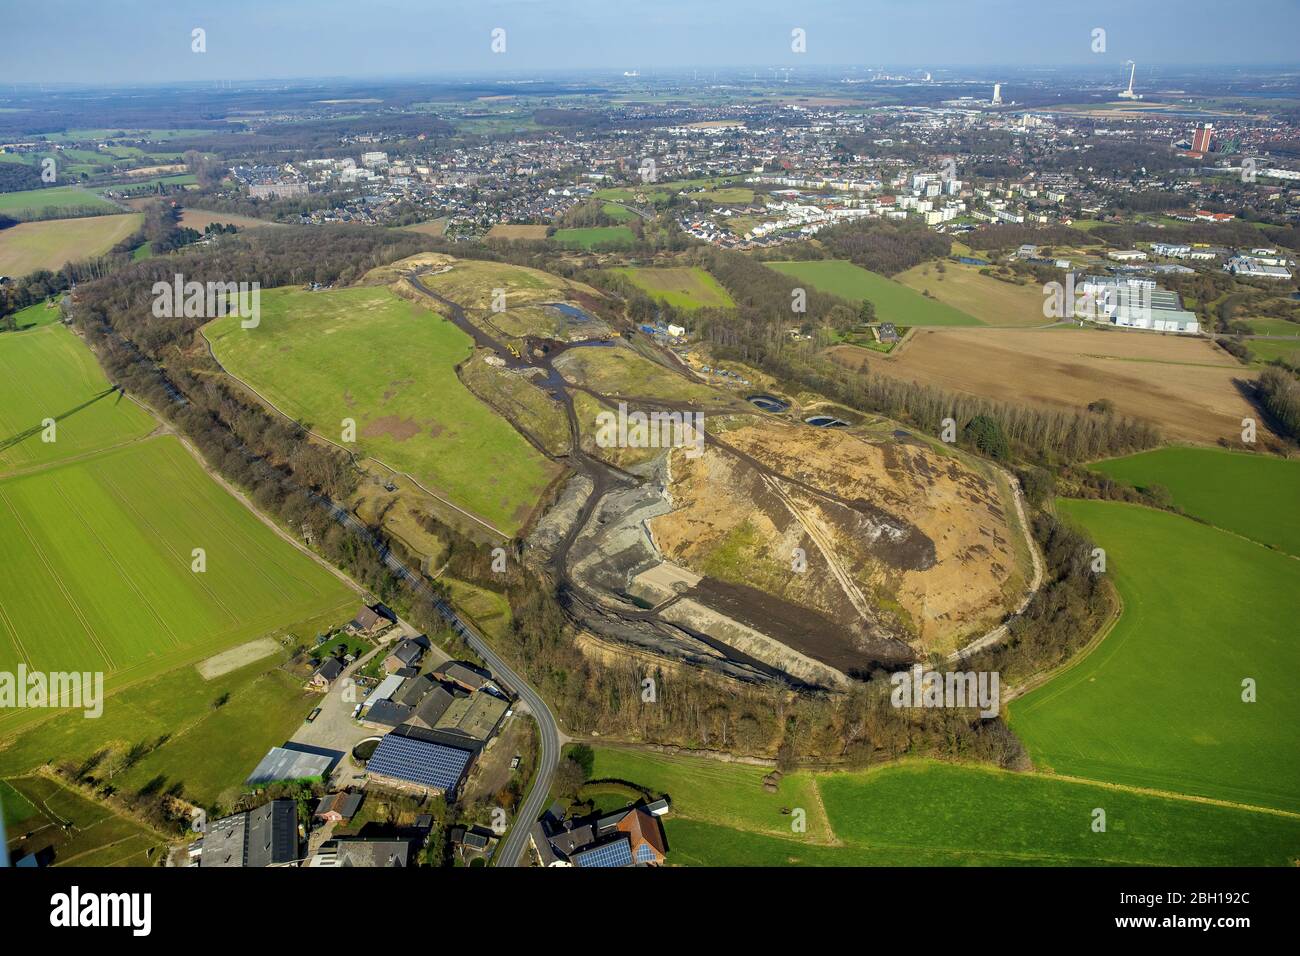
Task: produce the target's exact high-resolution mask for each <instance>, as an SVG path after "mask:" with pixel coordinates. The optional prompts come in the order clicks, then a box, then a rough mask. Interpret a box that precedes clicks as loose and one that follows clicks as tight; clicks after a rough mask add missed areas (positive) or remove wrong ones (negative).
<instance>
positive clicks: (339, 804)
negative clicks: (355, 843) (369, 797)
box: [312, 792, 365, 823]
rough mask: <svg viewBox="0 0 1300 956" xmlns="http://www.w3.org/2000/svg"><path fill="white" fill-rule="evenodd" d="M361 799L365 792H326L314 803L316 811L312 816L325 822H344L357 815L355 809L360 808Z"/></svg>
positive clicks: (363, 797)
mask: <svg viewBox="0 0 1300 956" xmlns="http://www.w3.org/2000/svg"><path fill="white" fill-rule="evenodd" d="M363 799H365V794H361V793H347V792H340V793H330V794H326V795H325V796H323V797H321V799H320V802H319V803H318V804H316V812H315V813H314V814H312V816H314V817H315V818H316V819H318V820H324V821H325V822H326V823H345V822H346V821H348V820H351V819H352V818H353V817H355V816H356V815H357V811H358V810H360V809H361V801H362V800H363Z"/></svg>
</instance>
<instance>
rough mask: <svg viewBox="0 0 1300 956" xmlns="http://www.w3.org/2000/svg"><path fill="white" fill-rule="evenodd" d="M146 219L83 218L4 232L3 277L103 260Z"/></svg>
mask: <svg viewBox="0 0 1300 956" xmlns="http://www.w3.org/2000/svg"><path fill="white" fill-rule="evenodd" d="M143 220H144V216H143V215H141V214H139V213H132V214H127V215H122V216H82V217H79V218H76V219H47V220H45V221H42V222H22V223H19V224H18V225H16V226H11V227H10V228H8V229H5V230H4V231H3V232H0V273H3V274H4V275H26V274H27V273H29V272H35V271H36V270H37V269H50V270H51V271H52V270H55V269H61V268H62V267H63V265H64V263H67V262H77V261H80V260H82V259H91V258H94V257H95V256H102V255H103V254H104V253H106V252H108V251H109V250H110V249H112V248H113V246H115V245H117V244H118V243H119V242H121V241H122V240H123V239H125V238H127V237H128V236H130V235H131V234H132V233H133V232H135V231H136V230H137V229H139V228H140V223H141V222H143Z"/></svg>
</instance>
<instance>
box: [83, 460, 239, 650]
mask: <svg viewBox="0 0 1300 956" xmlns="http://www.w3.org/2000/svg"><path fill="white" fill-rule="evenodd" d="M102 481H103V484H104V487H105V488H106V489H107V490H108V493H109V494H110V495H112V497H113V498H114V500H116V501H117V503H118V504H119V505H122V506H123V507H124V508H125V509H126V510H127V511H130V512H131V515H132V516H133V517H135V518H136V519H137V520H138V521H139V522H140V524H141V526H143V527H144V528H147V529H148V531H149V533H150V534H151V535H153V536H154V537H155V538H157V539H158V541H159V542H160V543H161V544H162V546H163V547H164V548H166V549H167V551H168V552H170V553H171V555H172V556H173V557H175V558H176V560H177V562H179V563H180V564H181V565H182V566H183V565H184V563H185V557H184V555H182V554H181V553H180V552H179V551H177V550H176V549H175V548H174V547H173V546H172V544H171V542H169V541H168V540H167V538H166V536H165V535H163V534H162V533H161V532H159V531H158V529H157V528H155V527H154V525H153V522H151V521H150V520H149V517H148V515H146V514H145V513H144V512H143V511H141V510H140V509H139V508H137V507H136V506H135V505H134V504H132V503H131V501H130V499H129V498H127V497H126V496H125V495H123V494H122V492H121V490H120V489H119V488H118V487H117V485H116V484H114V483H113V480H112V479H111V478H109V477H108V476H107V475H105V476H103V478H102ZM198 585H199V587H201V588H203V590H204V592H205V593H206V594H207V595H208V596H209V597H210V598H212V602H213V603H214V604H216V605H217V607H219V608H221V610H223V611H224V612H225V613H226V615H227V616H228V617H229V618H230V621H231V623H232V624H237V623H238V622H239V616H238V615H237V614H235V612H234V611H232V610H230V608H228V607H227V606H226V604H225V602H224V601H222V600H221V598H220V597H218V596H217V594H216V592H215V591H213V590H212V588H210V587H209V586H208V583H207V581H206V580H204V579H202V578H199V579H198Z"/></svg>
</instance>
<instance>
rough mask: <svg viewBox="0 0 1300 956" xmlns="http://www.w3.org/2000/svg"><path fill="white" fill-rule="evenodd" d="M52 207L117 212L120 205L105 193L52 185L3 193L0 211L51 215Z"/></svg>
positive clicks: (26, 216) (28, 216)
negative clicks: (111, 200)
mask: <svg viewBox="0 0 1300 956" xmlns="http://www.w3.org/2000/svg"><path fill="white" fill-rule="evenodd" d="M50 210H54V211H55V212H56V213H63V212H67V211H81V210H93V211H94V212H95V213H107V212H116V211H117V206H115V205H113V204H112V203H111V202H109V201H108V200H107V199H104V198H103V197H102V196H96V195H95V194H94V193H92V192H87V191H86V190H84V189H78V188H77V187H76V186H51V187H50V188H48V189H24V190H20V191H18V192H12V193H0V213H4V214H5V215H8V216H12V217H13V218H14V219H44V218H48V213H49V211H50Z"/></svg>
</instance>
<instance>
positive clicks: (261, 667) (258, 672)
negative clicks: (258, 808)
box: [0, 606, 355, 836]
mask: <svg viewBox="0 0 1300 956" xmlns="http://www.w3.org/2000/svg"><path fill="white" fill-rule="evenodd" d="M353 610H355V606H351V607H350V608H349V613H348V614H339V613H333V614H332V615H331V616H328V617H326V616H322V617H318V618H316V619H314V620H308V621H303V622H301V623H300V624H296V625H292V626H290V627H288V628H286V629H285V631H286V633H289V634H292V635H293V643H298V644H304V645H306V646H310V645H311V644H312V637H313V635H315V633H316V632H317V631H318V630H324V629H326V628H328V627H331V626H335V625H337V624H339V623H341V622H342V621H343V620H345V619H346V618H347V617H348V616H349V615H350V613H351V611H353ZM286 656H287V652H281V653H279V654H273V655H271V656H269V657H266V658H262V659H261V660H259V661H256V662H253V663H251V664H248V665H246V666H244V667H242V668H239V669H237V670H234V671H231V672H229V673H226V674H222V675H221V676H219V677H214V678H212V679H211V680H205V679H204V678H203V677H202V676H201V675H200V673H199V671H198V669H197V668H195V667H191V666H186V667H180V668H177V669H175V670H172V671H169V672H168V673H166V674H162V675H159V676H155V677H152V678H149V679H147V680H144V681H141V682H140V683H137V684H133V685H132V686H130V687H127V688H125V689H123V690H121V691H119V692H118V693H117V694H115V695H114V696H113V697H112V698H111V699H110V700H109V701H108V703H107V704H106V705H105V707H104V714H103V716H102V717H100V718H99V719H97V720H86V719H84V718H83V717H82V716H81V714H80V713H79V712H68V713H60V714H58V715H56V716H53V717H51V718H50V719H49V720H46V721H45V722H43V723H41V724H40V725H39V726H38V727H36V728H34V729H33V730H31V731H29V732H27V733H22V734H20V735H18V736H17V737H11V738H9V739H6V740H4V741H3V743H0V777H4V778H8V779H11V778H14V777H18V776H22V775H23V774H28V773H32V772H34V771H36V770H37V769H39V768H40V767H41V766H42V765H44V764H45V763H46V762H47V761H50V760H53V761H55V763H56V764H58V763H60V762H65V761H66V762H70V763H73V764H76V765H78V766H86V767H88V768H89V769H90V770H91V772H92V773H98V774H101V775H102V774H103V773H105V772H106V770H105V767H104V765H103V763H102V762H101V761H103V760H113V759H114V758H120V757H121V755H122V754H125V753H128V752H133V753H134V754H135V757H133V758H132V760H131V761H129V762H126V766H125V767H124V768H123V769H121V770H120V771H119V772H118V773H117V774H116V775H115V776H114V784H115V785H116V786H117V788H118V789H119V790H124V791H127V792H130V791H133V790H138V789H141V788H144V787H146V786H149V787H151V788H152V789H154V790H164V791H174V792H177V793H179V794H183V795H184V796H185V797H186V798H187V799H190V800H193V801H195V802H198V803H202V804H204V805H205V806H212V805H214V804H217V803H221V804H224V805H227V806H229V805H230V803H232V802H233V801H234V799H235V798H236V797H238V795H239V794H240V793H241V792H242V789H243V788H242V786H241V784H242V783H243V781H244V779H245V778H246V777H247V776H248V774H249V773H250V772H251V771H252V769H253V767H255V766H256V765H257V762H258V761H259V760H261V759H262V757H263V756H264V755H265V754H266V751H267V750H269V749H270V748H271V747H273V746H276V745H278V744H282V743H284V741H285V740H287V739H289V738H290V737H291V736H292V735H293V734H294V733H295V732H296V731H297V729H298V728H299V727H300V726H301V724H302V720H303V718H304V717H305V716H306V715H307V714H308V712H309V711H310V710H311V709H312V707H314V706H316V705H317V704H318V703H319V701H320V696H319V695H318V694H312V693H309V692H306V691H305V690H304V689H303V686H302V682H301V681H300V680H297V679H294V678H293V677H292V676H291V675H290V674H288V673H287V672H286V671H284V670H282V669H280V665H281V664H282V663H283V661H284V660H285V658H286ZM218 704H220V706H218ZM2 791H3V787H2V786H0V793H2ZM10 836H13V834H12V832H11V833H10Z"/></svg>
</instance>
